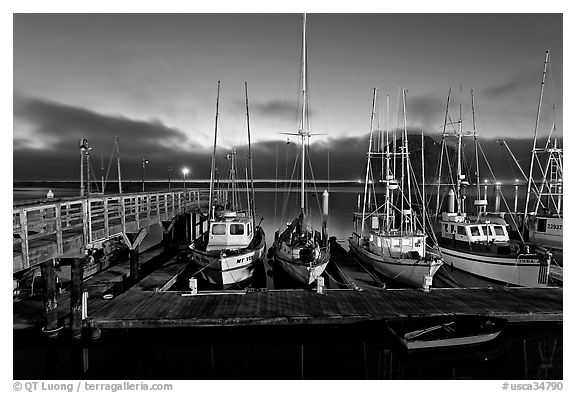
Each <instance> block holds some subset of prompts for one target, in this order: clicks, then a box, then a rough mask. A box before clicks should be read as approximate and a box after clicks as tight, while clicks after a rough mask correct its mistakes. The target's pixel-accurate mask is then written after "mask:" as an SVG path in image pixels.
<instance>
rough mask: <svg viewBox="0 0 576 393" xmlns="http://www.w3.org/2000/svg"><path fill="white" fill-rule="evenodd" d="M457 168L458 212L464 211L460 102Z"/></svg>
mask: <svg viewBox="0 0 576 393" xmlns="http://www.w3.org/2000/svg"><path fill="white" fill-rule="evenodd" d="M457 168H458V169H457V170H456V201H457V202H456V203H457V205H458V208H457V210H458V214H460V213H462V206H461V199H460V198H461V196H460V186H461V182H462V179H461V176H462V104H460V115H459V118H458V162H457Z"/></svg>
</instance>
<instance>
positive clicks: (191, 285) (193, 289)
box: [188, 277, 198, 295]
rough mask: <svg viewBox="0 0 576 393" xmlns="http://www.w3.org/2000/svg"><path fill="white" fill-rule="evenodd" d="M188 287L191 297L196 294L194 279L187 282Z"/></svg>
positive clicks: (195, 281) (196, 283)
mask: <svg viewBox="0 0 576 393" xmlns="http://www.w3.org/2000/svg"><path fill="white" fill-rule="evenodd" d="M188 286H189V287H190V292H191V293H192V294H193V295H195V294H197V293H198V280H196V279H195V278H194V277H192V278H191V279H190V280H189V283H188Z"/></svg>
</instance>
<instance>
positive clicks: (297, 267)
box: [274, 245, 330, 285]
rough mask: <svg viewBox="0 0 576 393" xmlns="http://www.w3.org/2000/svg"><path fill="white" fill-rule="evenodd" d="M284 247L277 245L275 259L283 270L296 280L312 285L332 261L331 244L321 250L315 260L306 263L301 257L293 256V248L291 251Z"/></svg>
mask: <svg viewBox="0 0 576 393" xmlns="http://www.w3.org/2000/svg"><path fill="white" fill-rule="evenodd" d="M283 251H284V250H282V247H276V248H275V252H274V261H275V263H276V265H277V266H279V267H280V268H281V269H282V270H283V271H285V272H286V273H287V274H288V275H289V276H290V277H292V278H293V279H295V280H296V281H298V282H300V283H302V284H304V285H310V284H312V283H313V282H314V281H316V280H317V279H318V277H320V276H321V275H322V273H324V270H326V266H327V265H328V262H329V261H330V246H329V245H328V246H327V247H326V249H323V250H321V251H320V255H319V257H318V258H316V259H315V260H314V261H312V262H309V263H306V262H303V261H301V260H300V259H299V258H294V257H293V251H294V250H293V249H290V251H291V252H290V253H287V252H283Z"/></svg>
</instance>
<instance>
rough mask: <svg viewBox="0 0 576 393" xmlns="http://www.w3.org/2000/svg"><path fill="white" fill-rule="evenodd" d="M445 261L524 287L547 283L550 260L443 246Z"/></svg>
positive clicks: (472, 271) (441, 247)
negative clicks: (497, 254) (498, 254)
mask: <svg viewBox="0 0 576 393" xmlns="http://www.w3.org/2000/svg"><path fill="white" fill-rule="evenodd" d="M440 251H441V252H442V257H443V258H444V263H446V264H447V265H448V266H453V267H454V268H456V269H460V270H463V271H465V272H468V273H470V274H473V275H476V276H480V277H484V278H488V279H490V280H493V281H497V282H500V283H507V284H513V285H517V286H523V287H545V286H547V283H548V273H549V270H550V262H549V261H547V260H545V259H543V258H539V257H538V256H522V255H519V256H518V257H517V258H503V257H495V256H487V255H478V254H473V253H468V252H464V251H461V250H455V249H452V248H448V247H445V246H440Z"/></svg>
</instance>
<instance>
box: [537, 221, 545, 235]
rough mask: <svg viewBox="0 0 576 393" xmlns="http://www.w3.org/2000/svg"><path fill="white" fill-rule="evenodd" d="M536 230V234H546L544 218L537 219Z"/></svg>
mask: <svg viewBox="0 0 576 393" xmlns="http://www.w3.org/2000/svg"><path fill="white" fill-rule="evenodd" d="M536 230H537V231H538V232H546V219H545V218H539V219H538V224H537V227H536Z"/></svg>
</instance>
